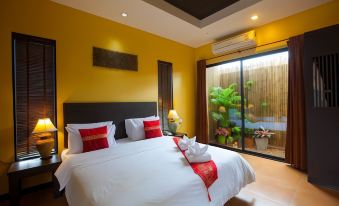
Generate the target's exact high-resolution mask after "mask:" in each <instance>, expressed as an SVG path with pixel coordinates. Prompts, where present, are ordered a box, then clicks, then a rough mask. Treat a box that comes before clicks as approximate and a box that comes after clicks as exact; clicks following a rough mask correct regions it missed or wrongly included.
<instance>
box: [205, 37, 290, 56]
mask: <svg viewBox="0 0 339 206" xmlns="http://www.w3.org/2000/svg"><path fill="white" fill-rule="evenodd" d="M287 40H288V39H282V40H278V41H274V42H270V43H267V44H262V45H259V46H255V47H250V48H247V49H243V50H239V51H235V52H232V53H228V54H223V55H219V56H215V57H212V58H209V59H205V60H211V59H216V58H220V57H223V56H228V55H231V54H235V53H241V52H243V51H247V50H251V49H255V48H259V47H263V46H267V45H270V44H276V43H279V42H283V41H287Z"/></svg>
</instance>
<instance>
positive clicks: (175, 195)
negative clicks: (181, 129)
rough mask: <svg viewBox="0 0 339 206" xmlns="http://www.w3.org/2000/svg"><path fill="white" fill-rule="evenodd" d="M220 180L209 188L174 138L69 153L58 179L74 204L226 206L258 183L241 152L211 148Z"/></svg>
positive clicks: (86, 205)
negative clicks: (247, 185)
mask: <svg viewBox="0 0 339 206" xmlns="http://www.w3.org/2000/svg"><path fill="white" fill-rule="evenodd" d="M208 152H209V153H210V154H211V155H212V159H213V160H214V162H215V164H216V166H217V169H218V179H217V180H216V181H215V182H214V183H213V184H212V185H211V186H210V188H209V193H210V196H211V199H212V201H211V202H209V200H208V196H207V191H206V188H205V185H204V183H203V181H202V180H201V178H200V177H199V176H198V175H196V174H195V173H194V172H193V170H192V168H191V167H190V166H189V164H188V163H187V161H186V159H185V158H184V157H183V155H182V153H181V152H180V151H179V150H178V148H177V146H176V145H175V143H174V142H173V140H172V137H162V138H154V139H149V140H142V141H136V142H131V143H128V144H121V145H119V146H117V147H114V148H111V149H103V150H98V151H93V152H88V153H82V154H76V155H70V156H68V158H66V159H65V161H63V162H62V164H61V165H60V167H59V168H58V170H57V171H56V173H55V175H56V177H57V178H58V180H59V183H60V185H61V189H62V188H63V187H64V186H66V198H67V201H68V204H69V205H70V206H77V205H81V206H113V205H114V206H137V205H145V206H146V205H147V206H151V205H162V206H174V205H180V206H186V205H187V206H189V205H190V206H191V205H194V206H200V205H201V206H205V205H206V206H207V205H213V206H222V205H224V203H225V202H227V200H229V199H230V198H231V197H233V196H235V195H236V194H237V193H239V191H240V189H241V188H242V187H244V186H245V185H246V184H249V183H251V182H253V181H254V180H255V175H254V172H253V169H252V168H251V166H250V165H249V164H248V163H247V161H246V160H244V159H243V158H242V157H241V156H240V155H239V154H237V153H235V152H232V151H229V150H225V149H220V148H217V147H213V146H209V149H208Z"/></svg>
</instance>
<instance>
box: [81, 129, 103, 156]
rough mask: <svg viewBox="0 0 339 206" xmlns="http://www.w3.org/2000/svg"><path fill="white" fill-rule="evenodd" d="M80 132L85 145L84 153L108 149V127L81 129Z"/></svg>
mask: <svg viewBox="0 0 339 206" xmlns="http://www.w3.org/2000/svg"><path fill="white" fill-rule="evenodd" d="M79 132H80V135H81V139H82V143H83V152H90V151H94V150H99V149H104V148H108V141H107V126H103V127H98V128H93V129H79Z"/></svg>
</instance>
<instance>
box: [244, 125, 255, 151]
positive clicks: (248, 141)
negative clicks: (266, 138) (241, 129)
mask: <svg viewBox="0 0 339 206" xmlns="http://www.w3.org/2000/svg"><path fill="white" fill-rule="evenodd" d="M253 135H254V129H251V128H245V147H246V148H250V149H252V148H254V139H253V138H252V137H253Z"/></svg>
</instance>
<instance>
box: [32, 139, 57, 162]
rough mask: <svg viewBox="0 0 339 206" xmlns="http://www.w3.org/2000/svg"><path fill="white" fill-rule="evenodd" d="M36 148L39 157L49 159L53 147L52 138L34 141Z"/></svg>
mask: <svg viewBox="0 0 339 206" xmlns="http://www.w3.org/2000/svg"><path fill="white" fill-rule="evenodd" d="M36 148H37V150H38V152H39V154H40V156H41V159H50V158H51V157H52V156H51V152H52V149H53V148H54V139H53V138H49V139H41V140H38V141H37V142H36Z"/></svg>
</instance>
